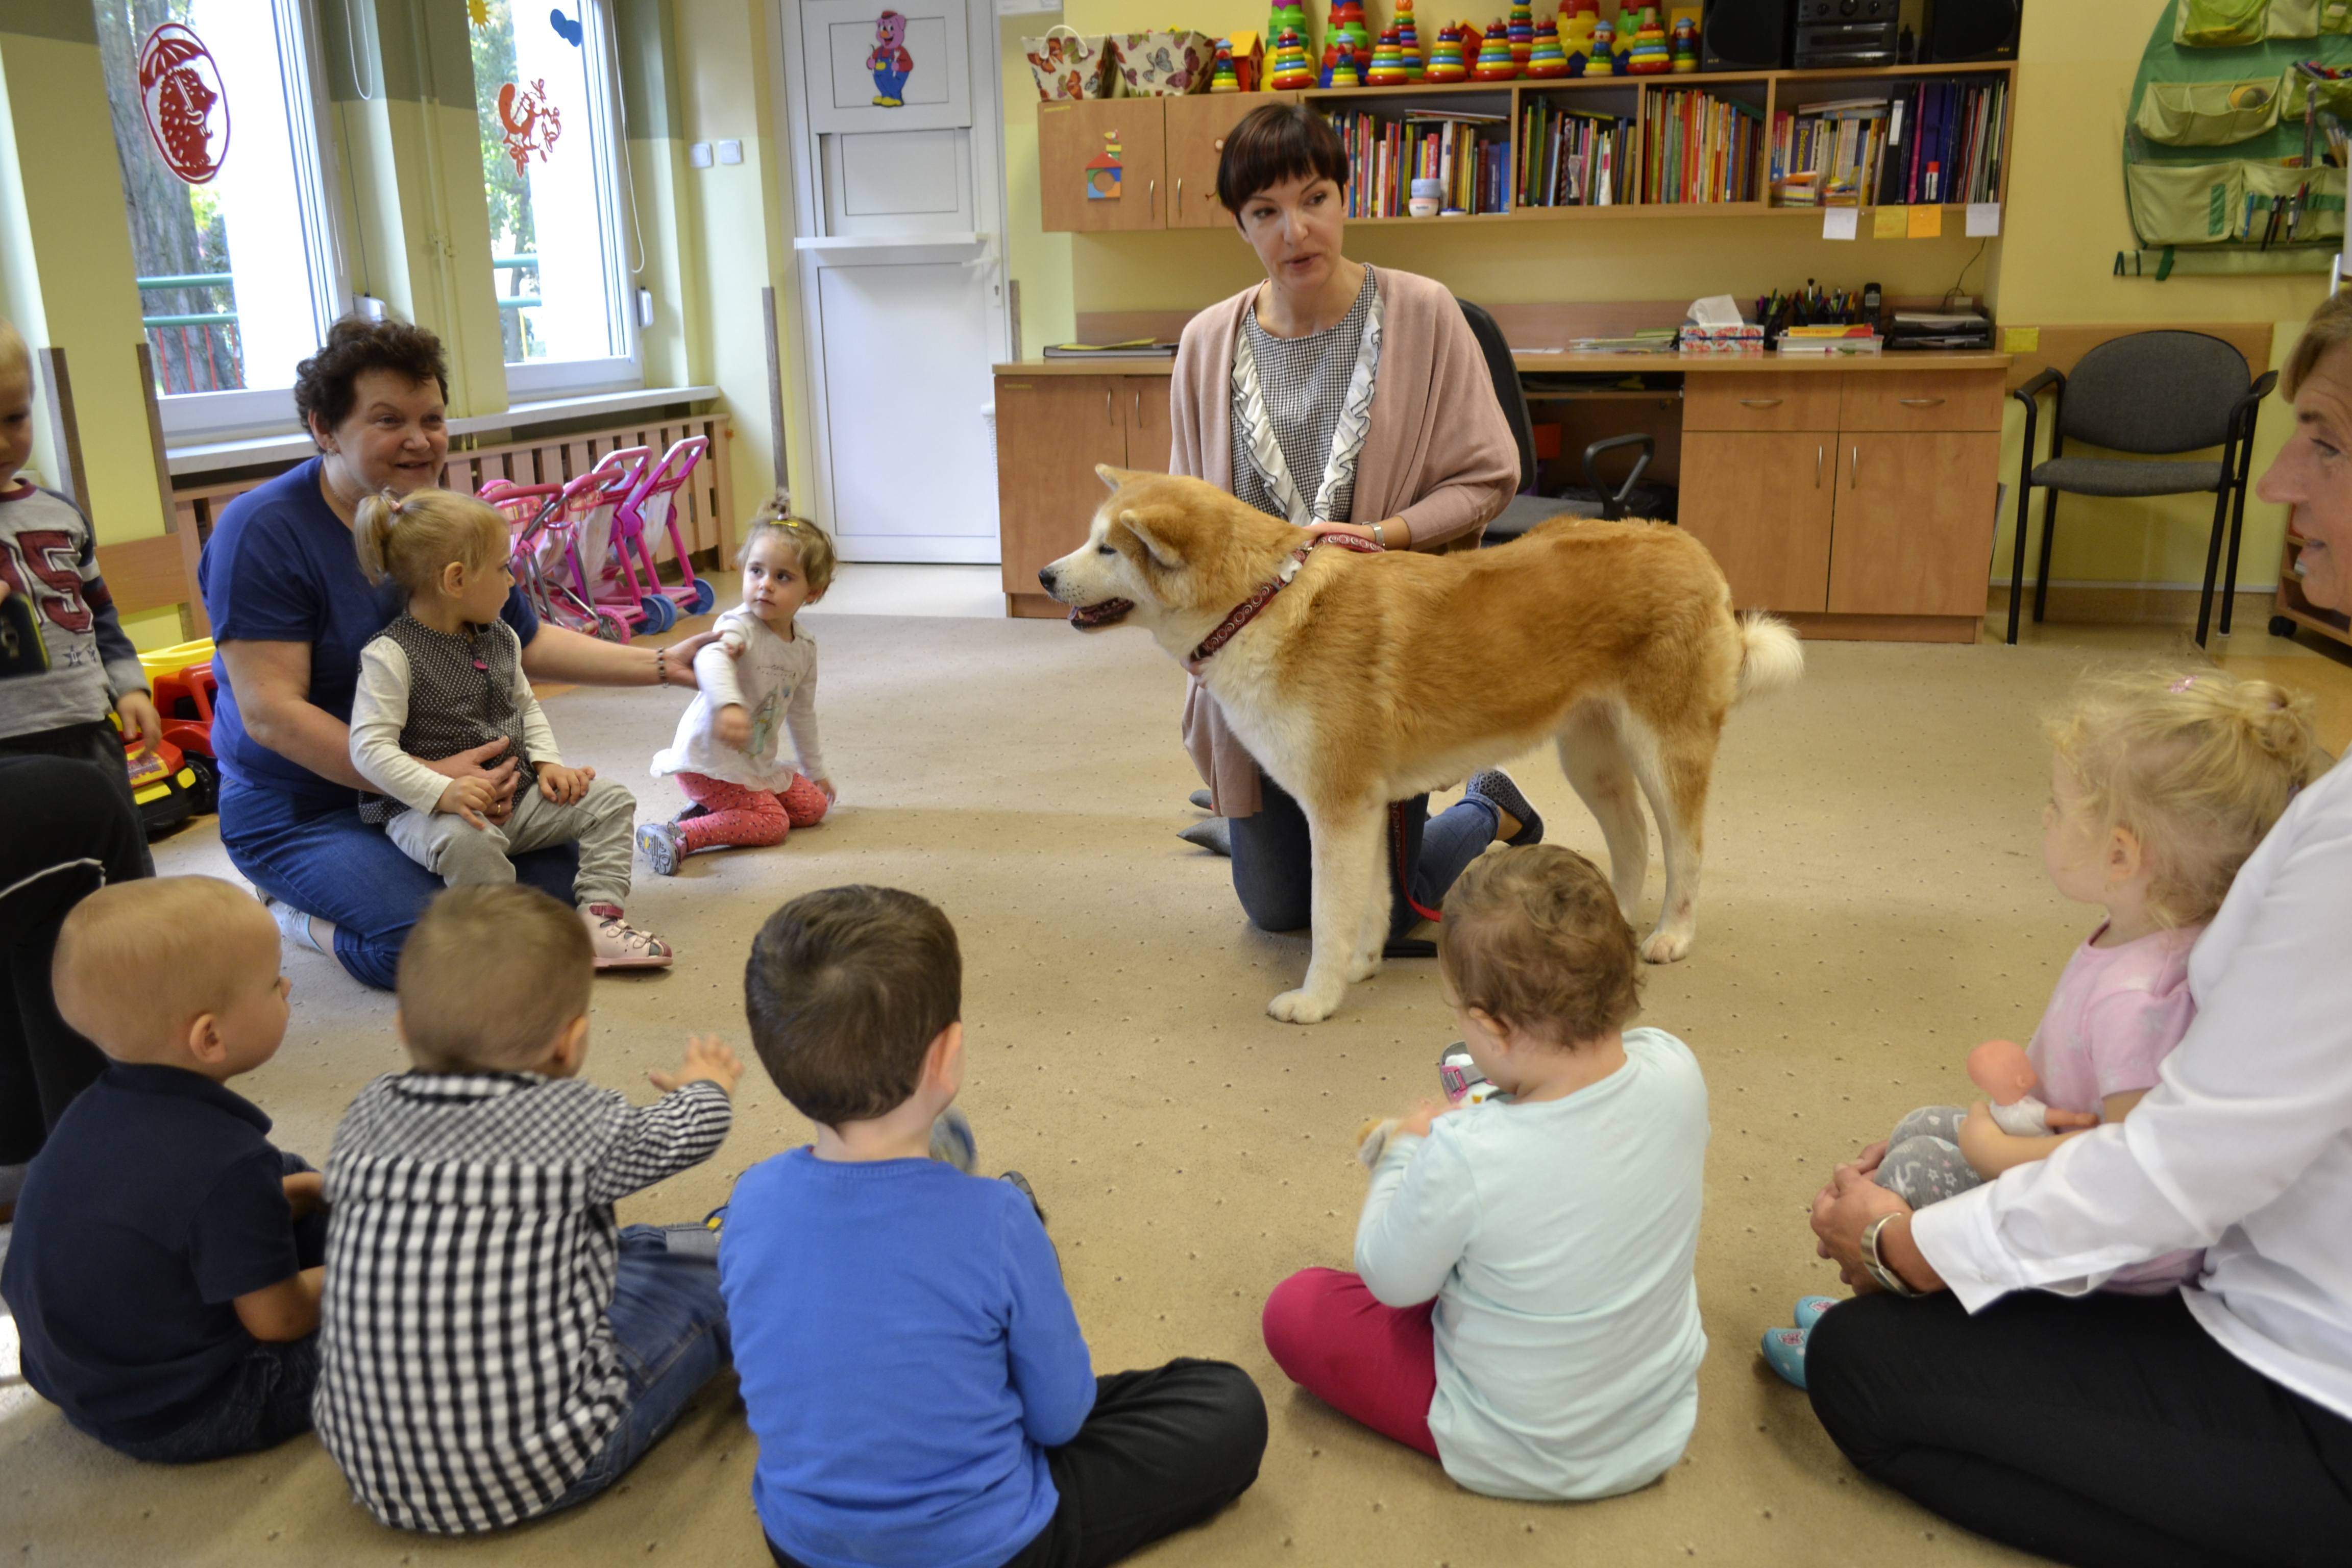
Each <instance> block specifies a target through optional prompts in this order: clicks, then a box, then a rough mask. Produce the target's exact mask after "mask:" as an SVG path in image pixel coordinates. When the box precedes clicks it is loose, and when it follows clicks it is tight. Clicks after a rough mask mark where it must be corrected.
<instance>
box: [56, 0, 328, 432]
mask: <svg viewBox="0 0 2352 1568" xmlns="http://www.w3.org/2000/svg"><path fill="white" fill-rule="evenodd" d="M95 10H96V14H97V19H98V36H99V51H100V59H101V62H102V66H103V68H104V70H105V73H106V90H107V103H108V109H109V110H110V113H111V117H112V121H113V129H114V147H115V153H116V154H117V155H118V157H119V158H120V159H121V166H122V200H123V205H124V207H125V208H126V210H127V213H128V216H129V218H130V224H131V256H132V259H133V262H134V265H135V266H136V268H137V270H138V277H139V313H140V316H141V318H142V321H144V323H145V326H146V330H147V342H148V348H149V352H150V353H151V355H152V359H153V368H154V375H155V390H156V392H157V393H158V394H159V395H161V397H162V399H163V429H164V432H165V434H166V435H167V436H172V437H181V438H183V439H185V438H188V437H215V438H217V437H225V436H230V435H237V434H247V433H250V432H253V431H257V430H263V429H271V428H277V429H283V428H285V427H286V426H289V425H290V424H291V423H292V422H293V417H294V411H293V402H292V399H291V398H290V397H289V395H288V393H287V390H286V389H287V388H289V387H291V386H292V385H293V384H294V367H295V365H296V364H297V363H299V361H300V360H302V359H303V358H304V357H305V356H306V355H308V354H310V353H313V352H314V351H315V350H316V349H317V348H318V346H319V343H320V340H321V339H322V338H324V337H325V335H326V331H327V328H328V326H329V325H330V324H331V323H332V321H334V319H335V317H336V315H337V314H338V313H339V312H340V310H341V305H342V299H343V291H342V280H341V268H340V267H339V266H338V265H337V261H336V252H335V246H334V236H333V230H332V226H331V222H330V220H329V218H328V216H327V208H326V205H325V201H324V199H323V193H324V191H325V189H326V184H325V180H324V179H323V177H322V171H321V168H320V134H319V121H320V104H319V102H318V100H317V98H316V88H315V86H314V83H315V82H316V80H317V74H318V73H317V68H316V57H315V56H314V54H313V53H312V48H311V39H310V29H309V16H308V5H306V4H305V0H98V3H97V5H96V6H95Z"/></svg>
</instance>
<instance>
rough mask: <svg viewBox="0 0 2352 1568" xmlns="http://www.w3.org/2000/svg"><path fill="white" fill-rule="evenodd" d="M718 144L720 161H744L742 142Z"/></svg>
mask: <svg viewBox="0 0 2352 1568" xmlns="http://www.w3.org/2000/svg"><path fill="white" fill-rule="evenodd" d="M718 146H719V162H720V163H741V162H742V161H743V143H741V142H719V144H718Z"/></svg>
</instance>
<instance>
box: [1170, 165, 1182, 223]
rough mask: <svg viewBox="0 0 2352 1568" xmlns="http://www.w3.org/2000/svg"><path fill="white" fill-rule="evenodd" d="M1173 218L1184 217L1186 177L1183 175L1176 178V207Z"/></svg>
mask: <svg viewBox="0 0 2352 1568" xmlns="http://www.w3.org/2000/svg"><path fill="white" fill-rule="evenodd" d="M1171 216H1174V217H1177V218H1181V217H1182V216H1184V176H1183V175H1181V174H1179V175H1177V176H1176V205H1175V208H1174V210H1173V212H1172V214H1171Z"/></svg>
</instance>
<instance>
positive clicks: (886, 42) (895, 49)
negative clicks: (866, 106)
mask: <svg viewBox="0 0 2352 1568" xmlns="http://www.w3.org/2000/svg"><path fill="white" fill-rule="evenodd" d="M866 69H867V70H869V71H872V72H873V73H874V103H875V107H877V108H878V109H903V108H905V107H906V103H905V100H902V99H901V98H900V97H899V96H898V95H899V94H900V93H901V92H903V91H904V90H905V89H906V86H907V78H908V77H909V76H910V75H912V74H913V73H914V69H915V57H914V56H912V55H910V54H908V52H907V18H906V17H904V16H900V15H899V14H898V12H896V11H885V12H883V13H882V15H881V16H877V18H875V22H874V47H873V48H872V50H871V51H869V52H868V53H867V54H866Z"/></svg>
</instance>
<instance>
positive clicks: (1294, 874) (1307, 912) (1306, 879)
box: [1232, 773, 1502, 942]
mask: <svg viewBox="0 0 2352 1568" xmlns="http://www.w3.org/2000/svg"><path fill="white" fill-rule="evenodd" d="M1258 786H1259V789H1260V791H1261V792H1262V797H1261V800H1260V802H1259V805H1258V808H1257V815H1256V816H1236V817H1234V818H1233V819H1232V820H1233V847H1234V893H1235V894H1236V895H1237V896H1238V897H1239V898H1240V899H1241V901H1242V910H1243V912H1244V913H1245V914H1246V915H1248V916H1249V919H1250V924H1252V925H1254V926H1255V927H1257V928H1258V929H1259V930H1260V931H1298V930H1301V929H1303V928H1305V927H1306V926H1307V925H1309V924H1310V923H1312V921H1313V919H1314V904H1315V870H1314V854H1313V850H1312V847H1311V846H1310V845H1309V843H1308V839H1307V813H1306V812H1305V811H1304V810H1302V809H1301V808H1300V806H1299V805H1298V802H1297V801H1296V800H1294V799H1292V798H1291V796H1290V795H1288V794H1286V792H1285V791H1284V790H1283V787H1282V786H1281V785H1280V784H1276V783H1275V782H1274V781H1273V780H1272V779H1270V778H1267V777H1266V776H1265V774H1264V773H1260V774H1259V775H1258ZM1501 825H1502V818H1501V817H1499V816H1496V812H1495V808H1494V806H1492V805H1489V804H1488V803H1487V802H1486V801H1483V800H1480V799H1478V798H1476V797H1475V796H1471V797H1468V798H1466V799H1464V800H1461V801H1459V802H1457V803H1455V804H1454V805H1451V806H1448V807H1447V808H1446V809H1445V810H1444V811H1443V812H1440V813H1439V814H1438V815H1437V816H1435V817H1432V816H1430V815H1429V797H1428V796H1427V795H1416V796H1414V797H1413V798H1412V799H1411V800H1408V801H1402V802H1400V803H1399V804H1398V805H1396V806H1394V807H1393V808H1391V825H1390V828H1389V833H1388V841H1389V856H1388V861H1389V893H1390V900H1391V910H1392V913H1391V917H1390V920H1389V940H1390V941H1391V942H1395V941H1397V940H1398V939H1400V938H1402V936H1403V935H1404V934H1405V933H1406V932H1407V931H1411V930H1412V928H1413V926H1414V924H1415V923H1416V922H1418V921H1421V920H1422V919H1423V915H1422V913H1421V910H1434V909H1436V908H1437V907H1438V906H1439V905H1440V904H1442V903H1444V901H1445V890H1446V889H1448V888H1451V887H1452V886H1454V878H1456V877H1459V876H1460V875H1462V868H1464V867H1465V866H1467V865H1469V864H1470V862H1471V861H1473V860H1475V859H1476V858H1478V857H1479V856H1481V855H1483V854H1485V853H1486V846H1487V845H1489V844H1492V843H1493V842H1494V841H1495V831H1496V828H1497V827H1499V826H1501ZM1415 905H1418V906H1420V907H1419V908H1418V909H1417V908H1415V907H1414V906H1415Z"/></svg>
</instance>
